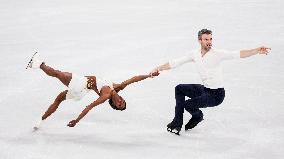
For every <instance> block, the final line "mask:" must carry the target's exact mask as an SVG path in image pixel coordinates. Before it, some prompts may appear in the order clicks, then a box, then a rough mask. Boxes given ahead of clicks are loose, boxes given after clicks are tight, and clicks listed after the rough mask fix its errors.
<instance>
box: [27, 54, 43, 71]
mask: <svg viewBox="0 0 284 159" xmlns="http://www.w3.org/2000/svg"><path fill="white" fill-rule="evenodd" d="M42 63H43V60H41V59H40V57H39V54H38V53H37V52H36V53H34V54H33V56H32V58H31V60H30V61H29V63H28V65H27V67H26V69H27V68H33V69H37V68H39V67H40V65H41V64H42Z"/></svg>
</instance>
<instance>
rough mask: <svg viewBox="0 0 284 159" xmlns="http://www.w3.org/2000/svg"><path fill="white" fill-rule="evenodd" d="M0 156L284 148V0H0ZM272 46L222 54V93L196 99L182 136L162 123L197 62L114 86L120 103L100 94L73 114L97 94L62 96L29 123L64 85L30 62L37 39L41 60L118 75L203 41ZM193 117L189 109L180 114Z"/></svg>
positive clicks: (103, 158)
mask: <svg viewBox="0 0 284 159" xmlns="http://www.w3.org/2000/svg"><path fill="white" fill-rule="evenodd" d="M0 4H1V5H0V73H1V74H0V159H63V158H64V159H79V158H80V159H96V158H97V159H98V158H99V159H114V158H115V159H157V158H163V159H185V158H188V159H240V158H244V159H282V158H283V155H284V124H283V123H284V107H283V106H284V84H283V81H284V67H283V63H284V55H283V42H284V20H283V19H284V11H283V5H284V2H283V1H282V0H231V1H228V0H218V1H212V0H202V1H199V0H119V1H118V0H103V1H101V0H82V1H76V0H60V1H57V0H46V1H43V0H24V1H19V0H0ZM203 28H208V29H211V30H212V31H213V46H214V47H215V48H220V49H227V50H242V49H250V48H256V47H259V46H262V45H265V46H268V47H271V48H272V51H271V54H269V55H267V56H266V55H263V56H261V55H258V56H253V57H250V58H247V59H240V60H232V61H226V62H224V63H223V68H224V79H225V89H226V98H225V100H224V102H223V103H222V104H221V105H220V106H218V107H214V108H206V109H202V110H203V112H204V118H205V120H204V121H203V122H202V123H200V125H198V127H196V128H195V129H193V130H191V131H188V132H185V131H184V130H182V131H181V135H180V136H176V135H173V134H170V133H168V132H167V131H166V125H167V124H168V123H169V122H170V121H171V120H172V118H173V116H174V107H175V98H174V88H175V86H176V85H177V84H180V83H200V82H201V80H200V78H199V76H198V73H197V70H196V69H195V66H194V65H193V64H185V65H183V66H181V67H179V68H177V69H174V70H170V71H165V72H162V73H161V74H160V76H158V77H156V78H154V79H147V80H145V81H142V82H140V83H137V84H133V85H131V86H129V87H127V88H126V89H125V90H123V92H121V93H120V94H121V95H122V96H123V97H125V99H126V101H127V110H126V111H123V112H121V111H115V110H113V109H111V108H110V106H109V105H108V104H107V103H105V104H102V105H101V106H98V107H95V108H94V109H93V110H92V111H91V112H89V114H88V115H87V116H86V117H85V118H84V119H82V120H81V121H80V123H78V125H76V127H74V128H69V127H67V126H66V125H67V124H68V122H69V121H70V120H73V119H75V118H77V116H78V115H79V113H80V112H81V111H82V110H83V109H84V108H85V106H87V105H88V104H89V103H91V102H93V101H94V100H95V99H96V98H97V97H98V96H97V95H96V94H95V93H90V94H88V95H87V96H85V98H84V99H83V100H81V101H79V102H75V101H72V100H68V101H65V102H63V103H62V105H61V106H60V107H59V108H58V111H57V112H56V113H55V114H53V115H52V116H51V117H50V118H49V119H47V120H46V122H45V123H44V125H43V127H42V129H40V130H39V131H37V132H34V133H33V132H32V127H33V126H34V124H35V122H36V121H37V120H38V119H39V118H41V116H42V115H43V113H44V112H45V111H46V109H47V108H48V106H49V105H50V104H51V103H52V102H53V100H54V99H55V97H56V96H57V94H58V93H59V92H61V91H63V90H65V89H66V87H64V86H63V85H62V84H61V83H60V82H59V81H58V80H57V79H55V78H51V77H48V76H46V75H45V74H44V73H43V72H42V71H41V70H31V69H29V70H26V69H25V67H26V64H27V62H28V60H29V58H30V57H31V55H32V54H33V53H34V52H35V51H38V52H39V53H40V54H41V55H42V57H43V58H44V60H45V61H46V63H47V64H48V65H50V66H53V67H55V68H57V69H60V70H63V71H69V72H73V73H77V74H81V75H98V76H101V77H104V78H107V79H110V80H112V81H113V82H122V81H123V80H126V79H128V78H130V77H131V76H133V75H138V74H145V73H148V72H150V71H151V70H152V69H153V68H154V67H156V66H157V65H159V64H162V63H164V62H167V61H168V60H169V59H171V58H174V57H180V56H183V55H186V54H187V53H188V52H189V51H190V50H192V49H196V48H199V47H200V46H199V43H198V41H197V32H198V31H199V30H200V29H203ZM189 119H190V115H189V113H187V112H186V113H185V117H184V122H185V123H186V122H187V121H188V120H189Z"/></svg>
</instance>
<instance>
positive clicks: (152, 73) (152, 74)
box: [150, 70, 160, 78]
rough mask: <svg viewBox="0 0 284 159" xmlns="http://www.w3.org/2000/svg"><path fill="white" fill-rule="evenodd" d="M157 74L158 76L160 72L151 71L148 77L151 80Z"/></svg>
mask: <svg viewBox="0 0 284 159" xmlns="http://www.w3.org/2000/svg"><path fill="white" fill-rule="evenodd" d="M159 74H160V72H159V71H158V70H156V71H152V72H151V73H150V76H151V78H153V77H155V76H159Z"/></svg>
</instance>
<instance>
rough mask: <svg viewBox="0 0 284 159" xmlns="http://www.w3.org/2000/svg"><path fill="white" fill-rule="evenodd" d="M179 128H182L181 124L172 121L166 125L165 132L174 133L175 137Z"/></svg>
mask: <svg viewBox="0 0 284 159" xmlns="http://www.w3.org/2000/svg"><path fill="white" fill-rule="evenodd" d="M181 127H182V123H181V124H180V123H178V122H176V121H172V122H171V123H169V124H168V125H167V130H168V132H171V133H174V134H176V135H179V132H180V130H181Z"/></svg>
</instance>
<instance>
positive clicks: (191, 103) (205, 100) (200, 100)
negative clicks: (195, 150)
mask: <svg viewBox="0 0 284 159" xmlns="http://www.w3.org/2000/svg"><path fill="white" fill-rule="evenodd" d="M216 92H217V93H216ZM224 97H225V91H222V90H221V91H215V92H213V93H212V92H211V93H210V92H205V93H203V94H202V95H201V96H198V97H195V98H192V99H189V100H187V101H185V109H186V110H187V111H188V112H189V113H190V114H191V115H192V118H191V119H190V120H189V122H188V123H187V124H186V125H185V130H188V129H192V128H194V127H195V126H196V125H197V124H198V123H199V122H201V121H202V120H203V113H202V111H201V110H200V109H199V108H206V107H214V106H217V105H219V104H221V103H222V102H223V99H224Z"/></svg>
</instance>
